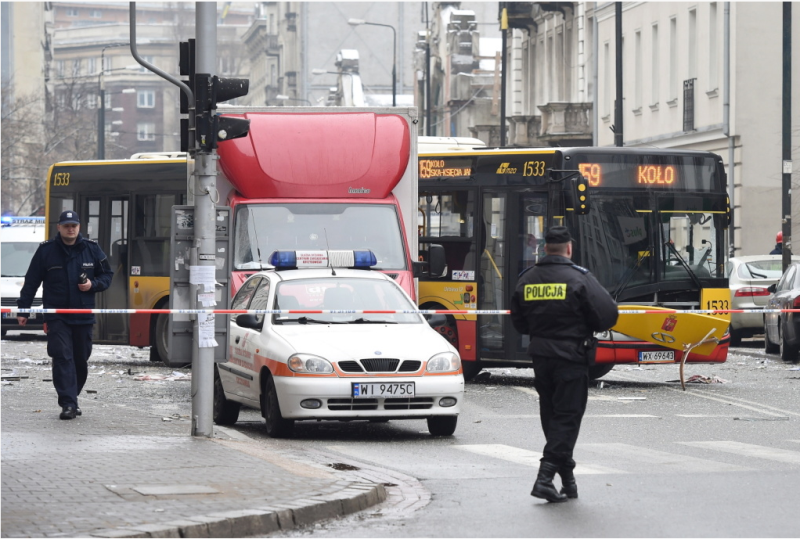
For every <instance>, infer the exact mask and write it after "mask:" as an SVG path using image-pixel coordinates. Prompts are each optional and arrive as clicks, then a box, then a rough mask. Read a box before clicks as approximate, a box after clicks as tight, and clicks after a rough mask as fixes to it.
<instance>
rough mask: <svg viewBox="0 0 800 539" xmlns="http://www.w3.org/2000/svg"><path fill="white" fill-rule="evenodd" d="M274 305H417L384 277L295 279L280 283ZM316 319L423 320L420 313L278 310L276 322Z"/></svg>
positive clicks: (365, 321) (378, 308) (319, 307)
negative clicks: (319, 312)
mask: <svg viewBox="0 0 800 539" xmlns="http://www.w3.org/2000/svg"><path fill="white" fill-rule="evenodd" d="M274 308H275V309H281V310H303V311H315V310H331V311H410V310H416V309H417V306H416V305H414V304H413V303H412V302H411V301H409V300H408V298H407V297H406V296H405V294H403V292H402V291H401V290H400V288H399V287H398V286H397V285H396V284H394V283H393V282H390V281H385V280H382V279H359V278H346V277H345V278H340V277H329V278H317V279H294V280H290V281H282V282H280V283H278V287H277V288H276V293H275V307H274ZM303 318H305V319H306V322H308V321H310V319H313V321H314V322H323V323H345V324H379V323H391V324H420V323H423V322H424V320H423V318H422V317H421V316H420V315H419V314H393V313H375V314H369V313H356V312H352V313H351V312H341V313H334V314H317V313H314V314H278V315H275V317H274V318H273V320H274V322H275V323H276V324H283V323H303Z"/></svg>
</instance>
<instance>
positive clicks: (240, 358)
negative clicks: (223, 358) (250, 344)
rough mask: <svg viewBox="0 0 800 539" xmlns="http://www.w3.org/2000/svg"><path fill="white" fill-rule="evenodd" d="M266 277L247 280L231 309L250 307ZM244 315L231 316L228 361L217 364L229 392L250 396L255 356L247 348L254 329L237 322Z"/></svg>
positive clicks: (223, 385) (234, 299)
mask: <svg viewBox="0 0 800 539" xmlns="http://www.w3.org/2000/svg"><path fill="white" fill-rule="evenodd" d="M263 280H264V279H263V278H262V277H254V278H252V279H249V280H247V281H245V283H244V284H243V285H242V287H241V288H240V289H239V291H238V292H237V293H236V296H234V298H233V301H232V302H231V309H248V308H250V303H251V301H252V299H253V296H255V293H256V290H257V289H258V285H259V284H261V282H262V281H263ZM239 316H242V315H231V317H230V326H231V334H230V342H229V347H228V361H227V362H225V363H220V364H219V365H217V369H218V371H219V376H220V379H221V380H222V387H223V388H225V391H226V392H227V393H233V394H234V395H237V396H239V397H243V398H248V399H249V394H248V392H247V391H246V390H247V386H248V385H252V383H253V370H254V367H253V356H252V355H250V352H249V351H248V350H247V346H246V343H247V341H248V340H249V339H250V337H251V336H252V335H251V334H252V332H253V330H251V329H247V328H243V327H241V326H239V325H238V324H237V318H238V317H239Z"/></svg>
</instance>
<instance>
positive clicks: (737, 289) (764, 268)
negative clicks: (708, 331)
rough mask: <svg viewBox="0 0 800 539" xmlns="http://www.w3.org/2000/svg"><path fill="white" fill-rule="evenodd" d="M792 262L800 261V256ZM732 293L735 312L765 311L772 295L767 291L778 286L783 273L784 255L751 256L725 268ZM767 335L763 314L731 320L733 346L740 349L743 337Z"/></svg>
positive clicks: (747, 314)
mask: <svg viewBox="0 0 800 539" xmlns="http://www.w3.org/2000/svg"><path fill="white" fill-rule="evenodd" d="M792 260H798V261H800V256H793V257H792ZM725 273H726V275H727V276H728V283H729V286H730V289H731V298H732V300H733V303H732V305H731V308H732V309H763V308H764V307H765V306H766V305H767V300H769V296H770V292H769V290H767V288H768V287H769V286H770V285H772V284H775V283H777V282H778V279H780V278H781V274H782V273H783V256H782V255H749V256H737V257H735V258H731V259H730V260H729V261H728V264H727V266H726V268H725ZM763 332H764V315H763V314H762V313H733V315H732V316H731V346H738V345H740V344H741V342H742V338H743V337H752V336H753V335H756V334H762V333H763Z"/></svg>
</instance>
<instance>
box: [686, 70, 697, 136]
mask: <svg viewBox="0 0 800 539" xmlns="http://www.w3.org/2000/svg"><path fill="white" fill-rule="evenodd" d="M694 81H695V79H688V80H685V81H683V130H684V131H685V132H687V133H688V132H689V131H694Z"/></svg>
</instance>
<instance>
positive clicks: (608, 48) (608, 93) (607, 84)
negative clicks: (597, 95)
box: [603, 43, 613, 116]
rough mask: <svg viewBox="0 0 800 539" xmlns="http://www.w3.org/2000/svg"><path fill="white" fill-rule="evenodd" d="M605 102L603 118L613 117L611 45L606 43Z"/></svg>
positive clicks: (604, 50)
mask: <svg viewBox="0 0 800 539" xmlns="http://www.w3.org/2000/svg"><path fill="white" fill-rule="evenodd" d="M603 95H604V96H605V99H604V100H603V107H604V109H605V110H604V111H603V112H604V113H605V114H603V116H610V115H611V105H612V103H613V99H612V97H611V45H610V44H609V43H605V44H604V45H603Z"/></svg>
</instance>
